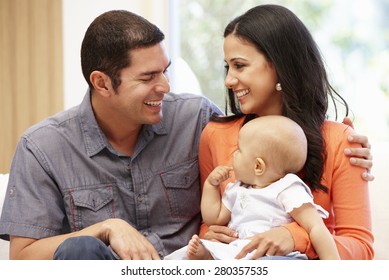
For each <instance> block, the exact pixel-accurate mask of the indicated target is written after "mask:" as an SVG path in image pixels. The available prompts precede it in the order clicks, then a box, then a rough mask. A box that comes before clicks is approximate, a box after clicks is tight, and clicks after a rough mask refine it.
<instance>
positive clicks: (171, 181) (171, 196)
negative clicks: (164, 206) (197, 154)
mask: <svg viewBox="0 0 389 280" xmlns="http://www.w3.org/2000/svg"><path fill="white" fill-rule="evenodd" d="M160 176H161V179H162V183H163V185H164V187H165V189H166V195H167V202H168V205H169V208H170V213H171V215H172V216H173V217H176V218H188V219H189V218H192V217H193V216H195V215H197V214H198V213H199V212H200V195H201V194H200V173H199V167H198V160H197V159H196V160H191V161H187V162H184V163H182V164H180V165H178V166H175V167H174V168H171V169H170V168H168V169H167V170H166V171H165V172H162V173H161V174H160Z"/></svg>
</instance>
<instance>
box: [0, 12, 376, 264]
mask: <svg viewBox="0 0 389 280" xmlns="http://www.w3.org/2000/svg"><path fill="white" fill-rule="evenodd" d="M163 40H164V34H163V33H162V32H161V31H160V30H159V29H158V28H157V27H156V26H155V25H153V24H151V23H150V22H148V21H147V20H145V19H144V18H142V17H140V16H138V15H135V14H132V13H130V12H127V11H110V12H106V13H104V14H102V15H100V16H99V17H97V18H96V19H95V20H94V21H93V22H92V23H91V25H90V26H89V28H88V30H87V31H86V34H85V37H84V40H83V43H82V47H81V64H82V70H83V74H84V77H85V79H86V81H87V82H88V84H89V90H88V92H87V93H86V95H85V97H84V100H83V101H82V103H81V104H80V105H79V106H77V107H74V108H72V109H69V110H67V111H64V112H62V113H59V114H57V115H55V116H53V117H50V118H48V119H46V120H43V121H42V122H40V123H38V124H37V125H35V126H33V127H31V128H29V129H28V130H27V131H26V132H25V134H24V135H23V136H22V138H21V140H20V142H19V144H18V146H17V149H16V152H15V156H14V160H13V163H12V167H11V171H10V179H9V184H8V190H7V196H6V200H5V203H4V207H3V213H2V216H1V220H0V237H1V238H3V239H10V258H11V259H52V258H55V259H160V258H163V256H165V255H167V254H169V253H171V252H173V251H174V250H176V249H178V248H180V247H183V246H184V245H186V244H187V243H188V241H189V240H190V238H191V237H192V235H193V234H195V233H198V230H199V225H200V221H201V216H200V186H199V169H198V159H197V156H198V142H199V138H200V134H201V131H202V129H203V128H204V126H205V125H206V124H207V122H208V121H209V119H210V117H211V115H212V114H221V111H220V110H219V109H218V108H217V107H216V106H215V105H214V104H213V103H211V102H210V101H209V100H208V99H206V98H204V97H201V96H197V95H189V94H182V95H175V94H172V93H168V92H169V90H170V87H169V82H168V78H167V70H168V67H169V65H170V61H169V58H168V56H167V54H166V50H165V47H164V45H163ZM356 141H358V139H356ZM359 141H362V142H365V144H366V143H367V144H368V142H367V138H362V140H359ZM366 150H367V151H369V149H365V151H366ZM352 154H356V152H354V151H352ZM368 155H369V153H368ZM364 162H365V163H366V162H367V164H371V161H369V160H367V161H364ZM360 165H362V164H360Z"/></svg>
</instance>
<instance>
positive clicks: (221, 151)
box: [199, 117, 374, 260]
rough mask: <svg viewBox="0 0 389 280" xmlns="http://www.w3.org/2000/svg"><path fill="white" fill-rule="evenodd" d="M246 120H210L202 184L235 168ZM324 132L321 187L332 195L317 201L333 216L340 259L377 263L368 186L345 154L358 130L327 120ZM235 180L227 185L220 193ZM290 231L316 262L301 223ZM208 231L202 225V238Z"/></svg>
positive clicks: (201, 156)
mask: <svg viewBox="0 0 389 280" xmlns="http://www.w3.org/2000/svg"><path fill="white" fill-rule="evenodd" d="M243 121H244V117H242V118H240V119H238V120H235V121H231V122H227V123H216V122H210V123H208V125H207V126H206V127H205V129H204V130H203V133H202V135H201V140H200V147H199V161H200V175H201V183H202V185H203V184H204V181H205V179H206V178H207V176H208V174H209V173H210V172H211V171H212V170H213V169H214V168H215V167H216V166H218V165H228V166H231V165H232V153H233V152H234V151H235V150H236V148H237V139H238V132H239V129H240V128H241V126H242V124H243ZM322 133H323V136H324V140H325V143H326V150H327V161H326V163H325V168H324V173H323V178H322V181H321V182H322V184H323V185H325V186H327V188H328V193H324V192H322V191H318V192H313V196H314V201H315V203H316V204H319V205H321V206H322V207H323V208H324V209H326V210H327V211H328V213H329V218H328V219H325V220H324V222H325V224H326V226H327V228H328V230H329V231H330V232H331V234H332V235H333V236H334V239H335V242H336V245H337V248H338V251H339V254H340V257H341V259H357V260H361V259H372V258H373V257H374V250H373V240H374V237H373V234H372V231H371V210H370V199H369V189H368V183H367V182H366V181H364V180H363V179H362V178H361V173H362V169H361V168H360V167H355V166H352V165H351V164H350V163H349V158H348V157H347V156H345V155H344V149H345V148H346V147H358V145H357V144H351V143H349V142H348V140H347V136H348V135H350V134H353V133H354V130H353V129H352V128H351V127H349V126H346V125H344V124H342V123H338V122H333V121H325V122H324V124H323V127H322ZM234 180H235V178H234V174H232V177H231V178H230V179H229V180H227V181H225V182H223V183H222V185H221V188H220V192H221V194H222V193H223V192H224V189H225V187H226V185H227V183H228V182H230V181H234ZM285 227H286V228H287V229H288V230H289V231H290V232H291V234H292V236H293V239H294V243H295V250H298V251H300V252H303V253H306V254H307V255H308V257H309V258H317V255H316V252H315V251H314V249H313V247H312V245H311V243H310V240H309V236H308V234H307V233H306V232H305V231H304V229H303V228H301V227H300V226H299V225H298V224H297V223H295V222H294V223H291V224H288V225H285ZM206 231H207V227H206V225H205V224H202V226H201V229H200V236H203V235H204V233H205V232H206Z"/></svg>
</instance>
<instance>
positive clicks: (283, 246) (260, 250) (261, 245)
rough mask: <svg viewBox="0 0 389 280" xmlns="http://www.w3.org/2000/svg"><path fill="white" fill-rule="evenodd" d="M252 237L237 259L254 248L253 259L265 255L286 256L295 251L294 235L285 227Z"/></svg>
mask: <svg viewBox="0 0 389 280" xmlns="http://www.w3.org/2000/svg"><path fill="white" fill-rule="evenodd" d="M250 239H251V242H250V243H248V244H247V245H246V246H245V247H243V249H242V250H241V251H240V253H239V254H238V255H236V257H235V258H236V259H241V258H243V257H245V256H246V255H247V254H248V253H250V252H252V251H254V250H256V251H255V253H254V254H253V256H252V259H253V260H255V259H258V258H260V257H263V256H285V255H287V254H289V253H291V252H293V251H294V240H293V237H292V235H291V234H290V232H289V230H288V229H286V228H284V227H277V228H273V229H271V230H268V231H266V232H263V233H260V234H257V235H254V236H253V237H252V238H250Z"/></svg>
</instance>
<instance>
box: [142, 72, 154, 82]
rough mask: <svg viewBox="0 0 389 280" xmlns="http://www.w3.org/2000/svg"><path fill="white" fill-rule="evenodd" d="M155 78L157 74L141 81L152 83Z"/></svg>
mask: <svg viewBox="0 0 389 280" xmlns="http://www.w3.org/2000/svg"><path fill="white" fill-rule="evenodd" d="M154 78H155V74H151V75H149V76H148V77H147V78H144V79H140V80H141V81H142V82H150V81H152V80H153V79H154Z"/></svg>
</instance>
